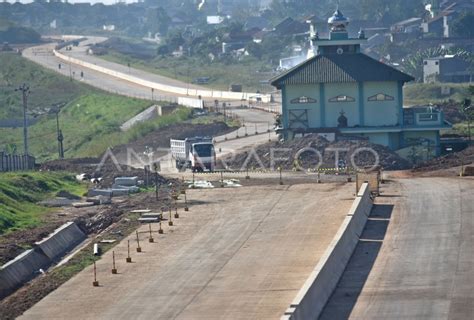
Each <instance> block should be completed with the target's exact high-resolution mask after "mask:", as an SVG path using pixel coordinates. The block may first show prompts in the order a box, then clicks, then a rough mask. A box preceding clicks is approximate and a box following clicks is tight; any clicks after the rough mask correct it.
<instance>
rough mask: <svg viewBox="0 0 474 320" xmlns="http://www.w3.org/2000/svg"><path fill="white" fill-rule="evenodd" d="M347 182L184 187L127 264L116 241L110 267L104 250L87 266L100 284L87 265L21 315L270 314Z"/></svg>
mask: <svg viewBox="0 0 474 320" xmlns="http://www.w3.org/2000/svg"><path fill="white" fill-rule="evenodd" d="M353 187H354V186H353V185H352V184H347V185H344V184H337V183H331V184H329V183H328V184H299V185H298V184H297V185H292V186H279V185H275V186H258V187H257V186H255V187H243V188H235V189H220V188H219V189H214V190H191V191H190V192H189V196H188V197H189V200H190V202H191V203H192V205H191V209H190V211H189V212H180V215H181V216H180V218H179V219H174V222H175V224H176V225H175V226H173V227H168V226H166V227H165V234H164V235H161V236H158V235H157V234H156V235H155V240H156V243H148V241H146V235H145V234H143V235H142V242H141V246H142V248H143V251H144V252H143V253H140V254H138V253H135V252H133V253H132V259H133V261H134V263H129V264H127V263H125V262H124V260H125V257H126V242H122V243H120V244H119V245H118V246H117V247H116V248H115V253H116V257H117V261H118V262H117V268H118V271H119V274H118V275H112V274H111V273H110V269H111V263H112V261H111V254H112V253H111V252H108V253H107V254H105V255H104V257H103V258H102V259H101V260H100V261H99V263H98V264H97V268H98V280H99V282H100V285H101V286H100V287H98V288H94V287H92V280H93V278H92V274H93V273H92V268H91V267H88V268H86V269H85V270H84V271H82V272H81V273H79V274H78V275H77V276H75V277H74V278H72V279H71V280H70V281H68V282H67V283H66V284H64V285H63V286H61V287H60V288H59V289H57V290H56V291H54V292H53V293H51V294H50V295H49V296H47V297H46V298H45V299H43V300H42V301H40V302H39V303H38V304H37V305H35V306H34V307H33V308H31V309H30V310H28V311H27V312H26V313H25V314H24V315H23V316H22V317H21V319H81V320H82V319H275V318H278V317H279V316H281V315H282V313H283V312H284V310H285V309H286V308H287V306H288V305H289V303H290V302H291V300H292V299H293V298H294V296H295V295H296V293H297V292H298V290H299V288H300V287H301V286H302V284H303V283H304V281H305V280H306V278H307V276H308V275H309V273H310V272H311V271H312V270H313V268H314V265H315V264H316V262H317V261H318V259H319V257H320V255H321V254H322V253H323V252H324V250H325V249H326V246H327V245H328V244H329V242H330V241H331V239H332V237H333V236H334V233H335V231H336V230H337V229H338V227H339V225H340V223H341V222H342V220H343V218H344V216H345V214H346V213H347V211H348V209H349V207H350V205H351V203H352V199H353V197H352V192H353ZM335 204H337V205H335ZM147 228H148V227H144V228H142V231H144V230H147ZM156 228H157V226H156V225H155V226H154V229H156ZM131 240H132V245H133V250H135V245H136V242H135V241H134V240H133V237H131Z"/></svg>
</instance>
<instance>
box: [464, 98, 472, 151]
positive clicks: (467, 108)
mask: <svg viewBox="0 0 474 320" xmlns="http://www.w3.org/2000/svg"><path fill="white" fill-rule="evenodd" d="M471 108H472V105H471V99H464V103H463V111H464V115H465V116H466V118H467V131H468V136H469V144H471V111H470V110H471Z"/></svg>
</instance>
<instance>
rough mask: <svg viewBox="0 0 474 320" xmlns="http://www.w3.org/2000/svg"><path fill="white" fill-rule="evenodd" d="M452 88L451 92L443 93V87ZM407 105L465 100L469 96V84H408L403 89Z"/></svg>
mask: <svg viewBox="0 0 474 320" xmlns="http://www.w3.org/2000/svg"><path fill="white" fill-rule="evenodd" d="M442 87H448V88H450V91H451V92H450V94H448V95H442V94H441V88H442ZM403 93H404V104H405V105H420V104H428V103H433V104H436V103H441V102H444V101H449V100H454V101H463V100H464V98H466V97H467V96H469V84H461V83H415V84H407V85H405V87H404V90H403Z"/></svg>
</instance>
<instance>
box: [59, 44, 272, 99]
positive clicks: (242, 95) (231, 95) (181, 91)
mask: <svg viewBox="0 0 474 320" xmlns="http://www.w3.org/2000/svg"><path fill="white" fill-rule="evenodd" d="M53 54H54V55H55V56H56V57H58V58H59V59H61V60H64V61H67V62H69V63H74V64H76V65H79V66H83V67H85V68H88V69H91V70H94V71H98V72H101V73H104V74H108V75H110V76H113V77H115V78H118V79H122V80H125V81H128V82H132V83H136V84H138V85H141V86H144V87H147V88H151V89H155V90H158V91H164V92H170V93H174V94H178V95H182V96H194V97H199V96H200V97H202V98H216V99H217V98H220V99H229V100H251V101H254V100H256V99H257V97H258V99H260V100H261V101H262V102H270V100H271V95H269V94H256V93H253V92H231V91H216V90H200V89H194V88H183V87H176V86H170V85H166V84H162V83H157V82H153V81H148V80H144V79H141V78H138V77H135V76H132V75H129V74H126V73H123V72H119V71H115V70H111V69H107V68H104V67H101V66H98V65H95V64H93V63H90V62H86V61H82V60H80V59H76V58H73V57H70V56H68V55H65V54H62V53H61V52H59V51H57V50H53Z"/></svg>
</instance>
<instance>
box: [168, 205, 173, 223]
mask: <svg viewBox="0 0 474 320" xmlns="http://www.w3.org/2000/svg"><path fill="white" fill-rule="evenodd" d="M169 209H170V220H169V221H168V225H169V226H170V227H171V226H172V225H173V220H172V217H171V206H170V208H169Z"/></svg>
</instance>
